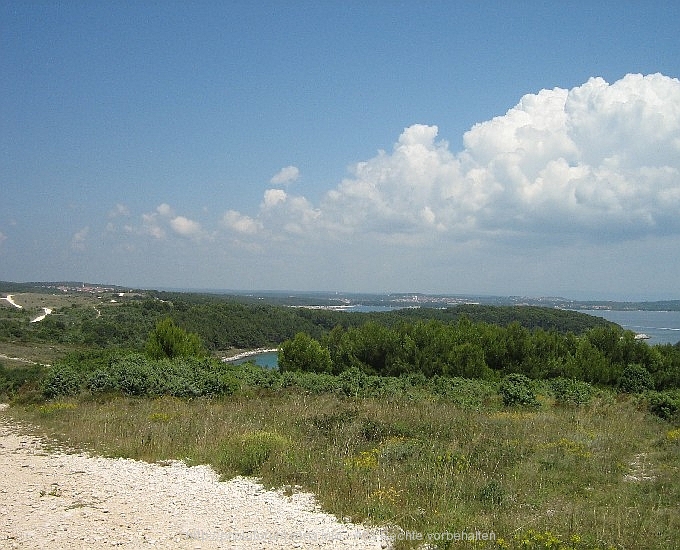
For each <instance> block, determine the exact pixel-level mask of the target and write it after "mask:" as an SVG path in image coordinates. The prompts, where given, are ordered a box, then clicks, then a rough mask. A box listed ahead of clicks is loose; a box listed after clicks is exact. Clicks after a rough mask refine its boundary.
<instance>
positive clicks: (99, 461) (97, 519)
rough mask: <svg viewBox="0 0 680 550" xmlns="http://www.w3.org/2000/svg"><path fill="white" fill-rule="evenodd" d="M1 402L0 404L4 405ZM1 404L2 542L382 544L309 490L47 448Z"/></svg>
mask: <svg viewBox="0 0 680 550" xmlns="http://www.w3.org/2000/svg"><path fill="white" fill-rule="evenodd" d="M2 408H3V407H0V409H2ZM25 434H26V432H25V430H21V428H20V427H17V426H15V425H12V424H11V423H10V421H9V419H8V418H7V416H6V414H5V413H4V412H3V411H2V410H0V548H2V549H4V548H8V549H13V548H22V549H23V548H30V549H34V548H35V549H48V548H49V549H50V550H57V549H69V550H70V549H85V548H87V549H103V548H112V547H119V548H129V549H132V548H135V549H136V548H178V549H213V548H241V549H254V548H263V549H264V548H303V549H311V548H375V549H379V548H387V547H389V539H388V537H387V536H386V535H385V534H382V533H381V532H380V531H378V530H372V529H367V528H365V527H362V526H360V525H354V524H349V523H340V522H338V521H337V519H336V518H335V517H334V516H331V515H328V514H324V513H321V512H319V511H318V509H317V507H316V504H315V501H314V497H313V495H311V494H308V493H298V494H294V495H293V496H291V497H286V496H284V495H283V494H282V493H281V492H275V491H269V490H266V489H265V488H264V487H263V486H262V485H260V484H258V483H256V482H255V481H254V480H252V479H247V478H235V479H233V480H231V481H228V482H220V481H218V476H217V474H216V473H215V472H214V471H213V470H212V469H211V468H209V467H208V466H194V467H187V466H186V465H185V464H184V463H182V462H171V463H170V464H168V465H165V466H162V465H159V464H148V463H145V462H139V461H135V460H126V459H108V458H101V457H90V456H86V455H82V454H64V453H61V452H58V451H52V450H50V451H48V450H46V449H45V448H44V446H43V444H42V442H41V440H40V439H38V438H36V437H33V436H29V435H25Z"/></svg>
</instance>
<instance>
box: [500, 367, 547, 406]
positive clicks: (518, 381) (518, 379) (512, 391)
mask: <svg viewBox="0 0 680 550" xmlns="http://www.w3.org/2000/svg"><path fill="white" fill-rule="evenodd" d="M498 392H499V393H500V394H501V397H502V398H503V404H505V405H508V406H512V405H521V406H524V407H538V406H539V403H538V400H537V399H536V393H535V392H534V389H533V387H532V384H531V380H529V378H527V377H526V376H524V375H523V374H518V373H513V374H509V375H507V376H506V377H505V378H503V380H502V381H501V385H500V388H499V390H498Z"/></svg>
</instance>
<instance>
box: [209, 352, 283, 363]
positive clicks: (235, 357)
mask: <svg viewBox="0 0 680 550" xmlns="http://www.w3.org/2000/svg"><path fill="white" fill-rule="evenodd" d="M277 351H279V350H278V348H257V349H251V350H248V351H242V352H239V353H237V354H236V355H230V356H229V357H222V361H224V362H225V363H231V362H232V361H238V360H239V359H245V358H246V357H252V356H253V355H260V354H261V353H274V352H277Z"/></svg>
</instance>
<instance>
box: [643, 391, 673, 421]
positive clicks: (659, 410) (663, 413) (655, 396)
mask: <svg viewBox="0 0 680 550" xmlns="http://www.w3.org/2000/svg"><path fill="white" fill-rule="evenodd" d="M648 398H649V411H650V412H651V413H652V414H654V415H656V416H658V417H659V418H662V419H664V420H671V419H672V418H673V417H674V416H675V415H676V414H678V411H680V402H678V400H676V399H673V397H672V396H671V395H669V394H668V393H665V392H650V394H649V396H648Z"/></svg>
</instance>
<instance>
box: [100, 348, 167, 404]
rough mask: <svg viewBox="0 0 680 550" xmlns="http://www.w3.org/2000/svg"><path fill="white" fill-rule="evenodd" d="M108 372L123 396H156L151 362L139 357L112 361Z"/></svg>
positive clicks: (156, 384)
mask: <svg viewBox="0 0 680 550" xmlns="http://www.w3.org/2000/svg"><path fill="white" fill-rule="evenodd" d="M110 372H111V375H112V377H113V379H114V380H115V384H116V386H117V387H118V388H119V389H120V391H121V392H123V393H124V394H125V395H136V396H144V395H156V393H157V390H158V389H159V388H158V386H159V383H158V382H159V381H158V380H157V378H156V372H155V369H154V368H153V364H152V362H151V361H149V360H148V359H147V358H145V357H143V356H141V355H130V356H128V357H125V358H123V359H120V360H117V361H114V362H113V364H112V365H111V371H110Z"/></svg>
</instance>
